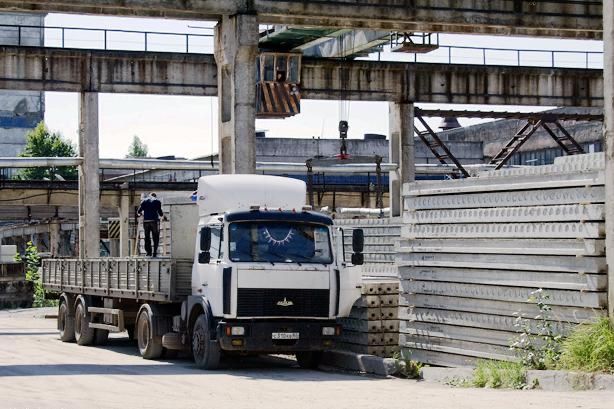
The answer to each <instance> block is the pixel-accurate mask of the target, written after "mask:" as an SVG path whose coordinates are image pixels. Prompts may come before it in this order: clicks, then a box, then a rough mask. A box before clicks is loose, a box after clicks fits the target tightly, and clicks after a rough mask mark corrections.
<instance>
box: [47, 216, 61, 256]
mask: <svg viewBox="0 0 614 409" xmlns="http://www.w3.org/2000/svg"><path fill="white" fill-rule="evenodd" d="M61 226H62V225H61V223H60V221H59V220H58V219H57V218H55V217H54V218H53V219H52V220H51V221H50V222H49V252H50V253H51V257H59V256H60V229H61Z"/></svg>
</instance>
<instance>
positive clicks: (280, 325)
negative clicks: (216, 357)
mask: <svg viewBox="0 0 614 409" xmlns="http://www.w3.org/2000/svg"><path fill="white" fill-rule="evenodd" d="M233 327H242V328H243V331H244V334H243V335H233V334H232V328H233ZM323 327H328V328H334V329H335V331H334V335H323V334H322V328H323ZM235 332H236V331H235ZM274 334H275V335H274ZM280 334H281V335H280ZM296 334H298V338H297V336H296ZM340 334H341V327H340V326H339V325H338V324H337V323H336V322H335V321H267V322H258V321H220V322H219V323H218V325H217V339H218V342H219V345H220V347H221V348H222V350H224V351H241V352H257V353H263V354H264V353H269V354H271V353H283V352H290V353H291V352H301V351H324V350H327V349H331V348H333V347H334V346H335V340H336V339H337V338H338V336H339V335H340ZM275 337H282V338H297V339H275Z"/></svg>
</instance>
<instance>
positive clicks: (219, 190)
mask: <svg viewBox="0 0 614 409" xmlns="http://www.w3.org/2000/svg"><path fill="white" fill-rule="evenodd" d="M306 194H307V186H306V184H305V182H303V181H302V180H297V179H291V178H284V177H280V176H267V175H214V176H203V177H201V178H200V179H198V199H197V202H198V214H199V216H207V215H210V214H213V213H224V212H227V211H230V210H249V208H250V206H256V205H257V206H260V207H261V208H265V207H266V208H270V209H278V208H282V209H284V210H291V209H296V210H299V209H300V208H302V207H303V206H304V205H305V197H306Z"/></svg>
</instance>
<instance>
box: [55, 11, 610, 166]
mask: <svg viewBox="0 0 614 409" xmlns="http://www.w3.org/2000/svg"><path fill="white" fill-rule="evenodd" d="M45 24H46V26H59V27H89V28H112V29H126V30H143V31H161V32H175V33H195V34H203V33H211V30H207V29H206V28H205V29H202V28H198V27H212V26H213V24H214V23H212V22H200V21H185V20H181V21H176V20H157V19H135V18H117V17H97V16H81V15H63V14H50V15H48V16H47V18H46V21H45ZM46 36H47V39H46V42H47V44H48V45H50V46H53V45H55V44H54V42H56V43H57V40H58V38H59V37H58V35H57V33H54V31H53V30H47V32H46ZM66 38H67V45H70V42H71V41H72V42H73V43H72V44H74V46H78V47H87V46H90V47H97V46H99V45H100V44H101V40H100V39H99V38H96V36H95V34H87V33H83V32H80V33H74V34H72V36H71V34H67V36H66ZM113 41H115V44H116V47H117V48H121V49H130V48H132V49H139V47H142V43H141V40H140V38H139V37H138V36H135V35H122V36H119V37H115V39H114V40H113ZM181 41H183V40H180V39H178V40H174V39H172V38H168V39H167V38H157V39H154V40H150V43H151V44H150V46H151V47H159V48H160V49H165V50H174V49H179V48H180V47H181V44H182V43H181ZM440 42H441V44H454V45H463V46H469V45H470V46H479V47H497V48H510V49H515V48H523V49H547V50H551V49H552V50H587V51H601V50H602V44H601V42H598V41H582V40H553V39H543V38H540V39H535V38H514V37H487V36H468V35H462V36H461V35H442V36H441V39H440ZM196 46H197V47H198V49H199V50H200V51H201V52H212V51H213V46H212V40H211V39H204V40H203V41H200V42H198V44H196ZM455 53H456V56H455V57H454V58H455V59H456V60H457V61H466V62H475V61H479V60H481V58H482V57H481V53H479V52H473V51H470V50H466V51H461V52H460V54H462V55H459V53H457V52H456V51H455ZM445 55H446V52H445V50H442V51H441V52H440V53H439V54H433V55H432V56H431V57H430V58H433V59H436V58H439V57H438V56H441V57H442V58H443V57H445ZM381 57H382V59H389V60H403V59H408V58H409V56H408V55H400V54H394V53H384V54H382V56H381ZM372 58H376V56H373V57H372ZM514 58H515V55H514V54H512V53H509V52H491V53H489V59H490V60H491V61H497V62H498V63H506V62H507V61H513V60H514ZM549 58H550V56H549V55H548V54H547V53H525V54H524V55H523V64H535V65H540V64H543V63H545V62H547V61H549ZM583 58H584V57H583V56H582V55H580V54H569V55H560V56H557V64H558V65H561V64H568V65H576V66H577V65H578V64H582V63H583V61H584V60H583ZM599 58H600V57H599V56H595V58H593V57H591V65H592V66H595V67H597V66H599V67H600V64H601V62H600V61H599ZM509 63H511V62H509ZM45 98H46V113H45V120H46V122H47V125H48V126H49V127H50V128H51V129H52V130H56V131H60V132H62V134H63V135H64V136H65V137H67V138H69V139H71V140H73V141H75V142H76V141H77V128H78V108H77V107H78V96H77V94H72V93H55V92H48V93H46V96H45ZM339 105H340V104H339V102H337V101H313V100H303V101H302V103H301V111H302V112H301V114H300V115H297V116H295V117H292V118H287V119H284V120H279V119H278V120H257V122H256V128H257V129H259V130H266V131H267V136H269V137H300V138H311V137H314V136H315V137H320V136H322V137H324V138H336V137H338V131H337V124H338V121H339V119H340V117H339ZM421 106H422V107H424V108H442V107H443V106H433V105H429V104H423V105H421ZM458 108H460V109H487V110H499V109H501V110H503V109H505V108H507V109H508V110H515V111H516V110H517V111H535V110H542V109H546V108H548V107H496V106H488V107H484V106H458ZM348 120H349V124H350V130H349V136H350V138H362V135H363V134H364V133H382V134H387V133H388V104H387V103H383V102H351V103H350V104H349V118H348ZM460 122H461V125H470V124H473V123H477V122H479V120H470V119H461V120H460ZM431 123H432V126H436V125H437V124H438V123H439V120H437V119H433V120H432V122H431ZM133 135H138V136H139V137H140V138H141V139H142V140H143V141H144V142H145V143H146V144H147V145H148V147H149V152H150V155H151V156H163V155H176V156H182V157H188V158H193V157H197V156H202V155H207V154H209V153H211V152H217V99H216V98H209V97H178V96H152V95H126V94H121V95H118V94H101V95H100V155H101V157H105V158H111V157H123V156H124V155H125V154H126V152H127V150H128V145H129V144H130V142H131V141H132V137H133Z"/></svg>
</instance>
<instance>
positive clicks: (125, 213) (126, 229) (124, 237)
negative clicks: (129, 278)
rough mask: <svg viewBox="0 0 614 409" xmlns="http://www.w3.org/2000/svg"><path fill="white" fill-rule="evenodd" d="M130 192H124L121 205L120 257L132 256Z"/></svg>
mask: <svg viewBox="0 0 614 409" xmlns="http://www.w3.org/2000/svg"><path fill="white" fill-rule="evenodd" d="M130 199H131V195H130V192H122V196H121V199H120V200H121V201H120V204H119V256H120V257H128V256H129V255H130V209H131V203H130Z"/></svg>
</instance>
